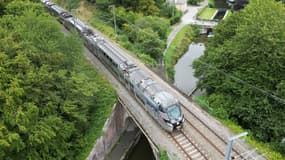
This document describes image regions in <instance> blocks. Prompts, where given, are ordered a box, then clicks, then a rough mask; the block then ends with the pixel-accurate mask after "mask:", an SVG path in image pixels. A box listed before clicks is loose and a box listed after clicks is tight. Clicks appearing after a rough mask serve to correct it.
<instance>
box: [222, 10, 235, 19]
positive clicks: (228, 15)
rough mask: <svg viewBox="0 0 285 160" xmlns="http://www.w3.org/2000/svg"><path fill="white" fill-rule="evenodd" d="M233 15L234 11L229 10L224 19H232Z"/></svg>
mask: <svg viewBox="0 0 285 160" xmlns="http://www.w3.org/2000/svg"><path fill="white" fill-rule="evenodd" d="M232 14H233V13H232V11H230V10H227V12H226V15H225V17H224V19H226V18H228V17H230V16H231V15H232Z"/></svg>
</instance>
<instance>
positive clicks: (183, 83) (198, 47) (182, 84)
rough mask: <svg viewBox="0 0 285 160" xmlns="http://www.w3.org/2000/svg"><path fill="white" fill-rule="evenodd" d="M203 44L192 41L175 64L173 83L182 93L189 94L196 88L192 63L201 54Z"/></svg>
mask: <svg viewBox="0 0 285 160" xmlns="http://www.w3.org/2000/svg"><path fill="white" fill-rule="evenodd" d="M204 51H205V45H204V44H203V43H192V44H190V46H189V49H188V51H187V52H186V53H185V54H184V55H183V56H182V57H181V58H180V59H179V60H178V62H177V64H176V65H175V75H174V85H175V86H176V87H177V88H178V89H179V90H180V91H182V92H183V93H185V94H187V95H188V94H189V93H191V92H192V91H193V90H194V89H195V88H196V83H197V81H198V79H197V78H195V77H194V69H193V68H192V63H193V61H194V60H195V59H197V58H198V57H200V56H201V55H203V53H204Z"/></svg>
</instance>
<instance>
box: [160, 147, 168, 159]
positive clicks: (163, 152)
mask: <svg viewBox="0 0 285 160" xmlns="http://www.w3.org/2000/svg"><path fill="white" fill-rule="evenodd" d="M159 159H160V160H169V158H168V156H167V152H166V151H165V150H163V149H159Z"/></svg>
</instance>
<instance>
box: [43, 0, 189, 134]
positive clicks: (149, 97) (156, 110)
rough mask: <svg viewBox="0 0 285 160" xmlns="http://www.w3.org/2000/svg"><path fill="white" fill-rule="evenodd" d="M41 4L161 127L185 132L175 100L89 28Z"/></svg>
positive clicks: (46, 1)
mask: <svg viewBox="0 0 285 160" xmlns="http://www.w3.org/2000/svg"><path fill="white" fill-rule="evenodd" d="M41 2H42V3H43V4H44V5H45V7H46V9H47V10H48V11H49V12H50V14H51V15H53V16H55V17H57V18H58V20H59V22H60V23H62V24H63V25H64V26H65V27H66V28H67V29H69V30H75V31H76V32H77V33H78V34H79V35H80V37H81V38H82V39H83V41H84V44H85V46H86V47H87V48H88V49H89V50H90V51H91V52H92V54H94V55H95V56H96V57H97V58H98V59H100V60H101V61H102V62H103V63H104V64H105V65H107V68H109V69H110V70H111V71H112V72H113V73H114V75H115V76H117V78H118V79H119V80H120V81H121V82H122V83H124V84H125V85H126V86H127V88H128V89H129V90H130V92H132V94H133V95H134V97H135V98H136V99H138V101H140V102H141V103H142V104H143V106H144V108H145V110H147V111H148V113H149V114H150V115H151V116H152V117H153V119H154V120H156V121H157V122H158V123H159V124H160V126H162V128H164V129H165V130H166V131H168V132H173V131H174V130H180V129H182V127H183V122H184V115H183V113H182V111H181V107H180V104H179V102H178V100H177V99H176V98H174V97H173V96H172V95H171V94H170V93H168V92H167V91H166V90H165V89H164V88H163V87H161V86H160V85H159V84H158V83H156V82H155V81H154V80H153V79H152V78H151V77H150V76H149V75H148V74H147V73H145V72H144V71H143V70H141V69H140V68H139V67H138V66H136V65H135V64H134V63H133V62H132V61H131V60H130V59H129V58H127V57H125V56H124V55H123V54H122V53H120V51H118V49H116V47H114V46H113V45H112V44H111V43H110V42H108V41H107V40H105V39H104V38H102V37H100V36H99V35H98V34H96V33H95V32H94V31H93V30H92V29H91V28H90V27H89V26H88V25H86V24H85V23H83V22H82V21H80V20H79V19H77V18H76V17H74V16H72V15H71V14H69V13H68V12H66V11H65V10H64V9H62V8H61V7H59V6H57V5H55V4H54V3H52V2H51V1H50V0H41Z"/></svg>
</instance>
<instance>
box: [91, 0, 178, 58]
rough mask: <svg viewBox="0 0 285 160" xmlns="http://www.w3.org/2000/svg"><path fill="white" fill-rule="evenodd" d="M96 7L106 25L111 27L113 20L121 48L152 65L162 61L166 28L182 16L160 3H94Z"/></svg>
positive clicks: (123, 0)
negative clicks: (130, 51)
mask: <svg viewBox="0 0 285 160" xmlns="http://www.w3.org/2000/svg"><path fill="white" fill-rule="evenodd" d="M91 2H94V1H91ZM96 7H98V8H100V9H101V11H102V14H100V16H99V17H100V19H102V20H103V21H107V24H109V25H112V26H113V23H114V17H116V25H117V26H118V28H117V29H118V31H117V34H120V36H119V38H120V39H122V41H123V42H121V44H122V45H123V46H124V47H127V48H128V49H130V50H132V51H133V52H137V53H138V56H139V57H142V58H146V59H147V60H149V59H153V60H151V61H154V60H155V61H156V62H159V61H160V60H161V58H162V54H163V50H164V49H165V47H166V38H167V31H168V30H169V27H170V24H174V23H177V22H178V21H179V20H180V17H181V15H182V13H181V12H180V11H178V10H176V8H175V7H174V6H173V5H170V4H168V3H166V1H164V0H97V1H96ZM106 11H107V12H106ZM130 33H131V34H130ZM131 45H133V46H134V47H130V46H131ZM146 59H144V60H146Z"/></svg>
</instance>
